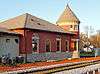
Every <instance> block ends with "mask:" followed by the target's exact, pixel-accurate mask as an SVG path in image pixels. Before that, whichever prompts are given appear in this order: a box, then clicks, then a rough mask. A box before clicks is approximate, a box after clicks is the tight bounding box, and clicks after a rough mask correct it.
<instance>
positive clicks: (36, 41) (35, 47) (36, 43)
mask: <svg viewBox="0 0 100 74" xmlns="http://www.w3.org/2000/svg"><path fill="white" fill-rule="evenodd" d="M32 50H33V52H38V50H39V35H38V34H33V36H32Z"/></svg>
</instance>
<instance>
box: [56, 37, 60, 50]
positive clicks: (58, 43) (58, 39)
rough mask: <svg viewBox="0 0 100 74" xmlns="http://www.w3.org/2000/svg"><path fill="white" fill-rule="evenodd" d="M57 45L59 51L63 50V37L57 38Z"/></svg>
mask: <svg viewBox="0 0 100 74" xmlns="http://www.w3.org/2000/svg"><path fill="white" fill-rule="evenodd" d="M56 44H57V45H56V46H57V51H60V50H61V39H60V38H57V39H56Z"/></svg>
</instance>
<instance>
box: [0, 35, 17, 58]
mask: <svg viewBox="0 0 100 74" xmlns="http://www.w3.org/2000/svg"><path fill="white" fill-rule="evenodd" d="M6 39H9V41H8V42H7V41H6ZM15 39H19V38H18V37H17V36H3V37H0V56H2V55H7V54H8V53H9V54H10V56H11V57H15V56H18V55H19V43H16V42H15Z"/></svg>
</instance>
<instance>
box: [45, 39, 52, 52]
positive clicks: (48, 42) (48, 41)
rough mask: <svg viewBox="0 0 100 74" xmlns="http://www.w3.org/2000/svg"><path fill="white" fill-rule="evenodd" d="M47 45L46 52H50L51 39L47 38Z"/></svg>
mask: <svg viewBox="0 0 100 74" xmlns="http://www.w3.org/2000/svg"><path fill="white" fill-rule="evenodd" d="M45 47H46V52H50V50H51V42H50V40H46V44H45Z"/></svg>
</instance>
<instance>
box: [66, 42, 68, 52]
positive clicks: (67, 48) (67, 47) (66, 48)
mask: <svg viewBox="0 0 100 74" xmlns="http://www.w3.org/2000/svg"><path fill="white" fill-rule="evenodd" d="M66 51H69V41H66Z"/></svg>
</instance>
